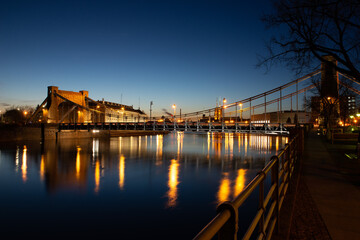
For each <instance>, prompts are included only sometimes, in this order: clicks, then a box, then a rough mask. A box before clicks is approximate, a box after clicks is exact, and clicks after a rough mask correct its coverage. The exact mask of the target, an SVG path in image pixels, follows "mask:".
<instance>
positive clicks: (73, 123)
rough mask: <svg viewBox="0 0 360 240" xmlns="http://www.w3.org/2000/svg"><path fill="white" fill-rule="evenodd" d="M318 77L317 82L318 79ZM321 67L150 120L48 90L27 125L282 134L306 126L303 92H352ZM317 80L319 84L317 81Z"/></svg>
mask: <svg viewBox="0 0 360 240" xmlns="http://www.w3.org/2000/svg"><path fill="white" fill-rule="evenodd" d="M318 76H320V78H319V77H318ZM340 76H341V78H339V73H337V72H336V71H335V70H334V69H332V68H329V66H327V65H326V64H324V63H323V64H322V66H321V69H318V70H315V71H313V72H311V73H309V74H307V75H305V76H303V77H300V78H298V79H296V80H292V81H290V82H288V83H286V84H283V85H281V86H279V87H276V88H273V89H271V90H269V91H265V92H263V93H260V94H257V95H255V96H252V97H248V98H245V99H241V100H238V101H235V102H232V103H227V102H226V100H225V99H224V100H223V101H222V102H221V103H217V106H216V107H213V108H209V109H204V110H200V111H195V112H189V113H185V114H174V115H170V117H169V118H164V117H162V118H161V117H150V118H148V117H147V116H146V114H145V113H144V112H143V111H142V110H140V109H134V108H133V107H130V106H126V105H122V104H117V103H111V102H105V101H104V100H103V101H95V100H93V99H91V98H89V96H88V92H87V91H80V92H70V91H63V90H59V89H58V88H57V87H52V86H51V87H48V96H47V98H46V99H45V100H44V101H43V102H42V103H41V104H40V105H39V107H38V108H37V109H36V111H35V112H34V114H33V115H32V116H31V118H30V119H29V122H37V121H40V122H46V123H56V124H59V130H147V131H149V130H153V131H159V130H160V131H174V130H175V131H185V132H250V133H267V134H286V133H289V129H290V128H292V127H294V126H295V125H297V124H304V123H309V122H310V117H311V116H310V115H311V114H310V113H309V112H308V110H307V109H308V108H307V106H306V103H305V102H306V94H307V92H309V91H310V90H312V89H314V88H317V89H318V90H319V94H321V96H322V97H328V98H338V97H339V85H341V86H343V87H345V88H346V89H349V90H351V91H352V92H353V93H354V94H360V91H359V90H358V89H357V88H356V87H354V86H353V85H352V83H356V84H357V85H358V84H359V83H358V82H357V81H355V80H354V79H352V78H351V77H348V76H346V75H344V74H340ZM319 79H321V81H319Z"/></svg>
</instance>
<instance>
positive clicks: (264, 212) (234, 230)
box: [194, 129, 304, 240]
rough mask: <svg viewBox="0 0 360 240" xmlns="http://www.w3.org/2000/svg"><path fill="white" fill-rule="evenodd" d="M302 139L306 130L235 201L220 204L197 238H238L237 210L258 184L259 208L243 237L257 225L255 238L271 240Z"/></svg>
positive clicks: (300, 130) (248, 236)
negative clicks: (269, 182) (268, 184)
mask: <svg viewBox="0 0 360 240" xmlns="http://www.w3.org/2000/svg"><path fill="white" fill-rule="evenodd" d="M303 139H304V132H303V129H298V130H297V134H296V135H295V136H294V137H293V138H291V140H290V142H289V143H288V144H286V146H285V148H284V149H283V150H282V151H281V152H280V153H279V154H278V155H277V156H273V157H271V159H270V161H269V163H268V164H267V165H266V166H265V168H264V169H262V170H261V171H260V172H259V173H258V174H257V175H256V177H255V178H254V179H253V180H252V181H251V182H250V183H249V184H248V185H247V186H246V187H245V189H244V190H243V191H242V192H241V193H240V194H239V195H238V196H237V197H236V198H235V199H234V200H232V201H227V202H224V203H222V204H220V205H219V206H218V207H217V215H216V216H215V217H214V218H213V219H212V221H211V222H210V223H208V224H207V225H206V226H205V227H204V228H203V229H202V230H201V232H200V233H199V234H198V235H196V237H195V238H194V240H204V239H212V238H213V237H214V236H215V235H216V234H218V239H238V236H237V235H238V221H239V217H238V209H239V208H240V207H241V206H242V204H243V203H244V202H245V200H246V199H247V198H248V197H249V196H250V195H251V194H252V193H253V192H254V190H255V189H256V188H257V187H258V189H259V200H258V201H259V205H258V206H259V207H258V211H257V213H256V215H255V217H254V218H253V220H252V222H251V224H250V226H249V227H248V229H247V231H246V232H245V234H244V235H243V237H242V239H250V237H252V235H253V233H254V230H255V229H256V227H258V228H257V229H258V233H257V237H256V239H271V236H272V234H273V232H274V231H275V232H278V230H279V229H278V228H279V212H280V208H281V206H282V204H283V201H284V197H285V194H286V192H287V190H288V187H289V181H290V178H291V176H292V174H293V171H294V165H295V162H296V161H297V160H298V158H299V157H300V156H301V154H302V152H303ZM269 175H270V177H271V185H270V188H269V190H268V191H267V194H266V196H264V194H265V180H266V178H267V177H268V176H269Z"/></svg>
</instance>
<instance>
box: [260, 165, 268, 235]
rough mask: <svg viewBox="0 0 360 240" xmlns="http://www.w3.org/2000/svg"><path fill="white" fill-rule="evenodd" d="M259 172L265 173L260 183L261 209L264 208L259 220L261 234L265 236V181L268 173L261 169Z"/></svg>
mask: <svg viewBox="0 0 360 240" xmlns="http://www.w3.org/2000/svg"><path fill="white" fill-rule="evenodd" d="M259 174H263V175H264V179H263V180H262V181H261V182H260V184H259V209H262V210H263V213H262V214H261V218H260V220H259V234H262V235H263V236H265V229H264V214H265V206H264V181H265V179H266V173H264V172H263V171H261V172H260V173H259Z"/></svg>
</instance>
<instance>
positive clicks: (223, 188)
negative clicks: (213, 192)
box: [217, 172, 231, 203]
mask: <svg viewBox="0 0 360 240" xmlns="http://www.w3.org/2000/svg"><path fill="white" fill-rule="evenodd" d="M230 184H231V181H230V179H229V173H228V172H224V173H223V177H222V179H221V180H220V186H219V191H218V193H217V201H218V202H219V203H220V202H224V201H229V200H230V191H231V190H230Z"/></svg>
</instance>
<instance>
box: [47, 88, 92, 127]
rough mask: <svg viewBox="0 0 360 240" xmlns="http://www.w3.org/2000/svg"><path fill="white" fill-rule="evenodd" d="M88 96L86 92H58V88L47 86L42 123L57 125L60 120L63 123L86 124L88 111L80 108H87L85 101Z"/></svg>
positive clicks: (88, 116) (88, 117)
mask: <svg viewBox="0 0 360 240" xmlns="http://www.w3.org/2000/svg"><path fill="white" fill-rule="evenodd" d="M59 96H61V97H62V98H61V97H59ZM88 96H89V92H88V91H79V92H72V91H64V90H59V87H56V86H49V87H48V97H47V104H46V106H45V108H44V109H43V121H45V122H47V123H59V122H60V121H61V120H62V121H63V122H77V123H84V122H88V121H89V119H90V115H89V113H88V111H86V110H85V109H83V108H81V107H80V106H83V107H86V108H87V107H88V102H87V100H86V98H87V97H88ZM65 99H67V100H65Z"/></svg>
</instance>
